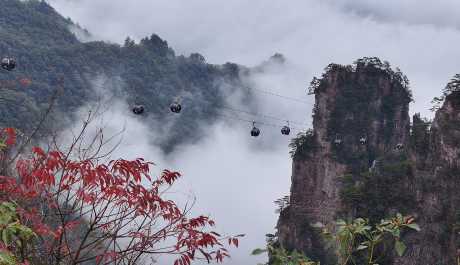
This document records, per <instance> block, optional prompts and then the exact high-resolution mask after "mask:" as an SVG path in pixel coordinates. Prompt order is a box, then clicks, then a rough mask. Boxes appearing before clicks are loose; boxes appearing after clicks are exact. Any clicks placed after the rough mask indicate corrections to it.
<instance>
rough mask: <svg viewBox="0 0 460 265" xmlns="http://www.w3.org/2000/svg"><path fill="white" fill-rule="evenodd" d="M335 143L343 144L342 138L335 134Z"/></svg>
mask: <svg viewBox="0 0 460 265" xmlns="http://www.w3.org/2000/svg"><path fill="white" fill-rule="evenodd" d="M334 144H335V145H341V144H342V139H341V138H339V137H338V136H337V135H336V136H335V140H334Z"/></svg>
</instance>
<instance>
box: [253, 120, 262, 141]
mask: <svg viewBox="0 0 460 265" xmlns="http://www.w3.org/2000/svg"><path fill="white" fill-rule="evenodd" d="M259 135H260V130H259V128H257V127H256V122H255V121H253V122H252V130H251V136H253V137H257V136H259Z"/></svg>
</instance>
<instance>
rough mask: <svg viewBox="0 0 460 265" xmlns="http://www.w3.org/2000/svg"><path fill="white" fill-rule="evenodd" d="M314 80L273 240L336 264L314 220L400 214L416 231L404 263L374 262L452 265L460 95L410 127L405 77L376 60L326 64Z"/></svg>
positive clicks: (392, 258)
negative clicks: (309, 115) (309, 114)
mask: <svg viewBox="0 0 460 265" xmlns="http://www.w3.org/2000/svg"><path fill="white" fill-rule="evenodd" d="M312 84H313V85H312V91H311V93H312V94H314V95H315V100H316V104H315V109H314V115H313V130H312V131H311V132H309V133H307V134H305V135H303V136H300V137H303V138H304V139H303V140H302V141H297V146H295V147H294V149H295V150H294V152H293V166H292V168H293V169H292V186H291V196H290V201H289V206H288V207H286V208H285V209H284V210H282V212H281V214H280V218H279V222H278V238H279V243H280V244H281V245H282V246H283V247H285V248H287V249H291V250H292V249H297V250H301V251H303V252H304V253H306V254H307V255H308V256H310V257H311V258H313V259H316V260H321V261H322V264H334V260H335V257H334V256H333V255H332V254H331V252H328V250H327V249H326V247H325V244H324V242H323V241H322V239H321V236H320V235H319V234H318V232H317V231H316V230H315V229H313V228H312V224H313V223H316V222H321V223H331V222H333V221H334V220H336V219H338V218H350V217H366V218H369V219H370V220H371V221H373V222H376V221H379V220H380V219H381V218H383V217H385V216H388V215H391V214H395V213H396V212H401V213H403V214H408V215H413V216H415V217H416V218H417V222H418V223H419V224H420V226H421V228H422V231H421V232H411V233H407V234H405V235H404V237H403V240H404V241H406V243H407V245H408V246H409V248H408V249H407V251H406V254H405V255H404V256H403V257H401V258H396V255H394V253H387V254H386V255H385V258H384V259H383V260H381V262H380V264H402V265H406V264H407V265H409V264H414V265H415V264H418V265H423V264H426V265H433V264H446V265H448V264H456V263H455V262H456V261H455V258H456V249H457V246H458V243H457V242H456V240H457V239H456V231H455V229H456V228H455V226H456V223H457V221H458V219H459V218H458V217H459V216H458V215H459V214H458V213H457V209H456V208H457V206H458V205H459V202H460V194H459V193H458V192H457V191H459V187H460V177H459V174H458V172H459V170H458V163H457V162H458V156H459V151H460V150H459V148H460V123H459V122H460V93H458V92H456V93H452V94H450V95H449V96H448V97H447V98H446V100H445V103H444V105H443V107H442V108H440V109H439V110H438V111H437V113H436V117H435V119H434V121H433V123H432V124H430V123H429V122H427V121H426V120H424V119H421V118H420V117H419V115H415V116H414V117H413V122H412V123H411V121H410V117H409V113H408V111H409V103H410V101H411V93H410V90H409V88H408V81H407V78H406V77H405V76H404V75H403V74H402V73H401V72H400V71H399V70H396V71H394V70H392V69H391V68H390V66H389V64H388V63H386V62H385V63H382V62H381V61H380V60H378V59H377V58H364V59H360V60H358V61H356V62H355V64H354V65H349V66H342V65H336V64H331V65H329V66H328V67H327V68H326V72H325V73H324V74H323V76H322V78H321V79H316V80H314V82H313V83H312ZM430 125H431V126H430ZM459 213H460V211H459Z"/></svg>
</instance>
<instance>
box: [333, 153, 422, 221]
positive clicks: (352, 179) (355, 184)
mask: <svg viewBox="0 0 460 265" xmlns="http://www.w3.org/2000/svg"><path fill="white" fill-rule="evenodd" d="M411 178H412V164H411V162H409V160H407V159H405V158H404V157H387V158H385V159H383V158H382V159H378V160H377V162H376V165H375V167H374V168H373V169H372V170H371V171H367V172H362V173H360V174H347V175H345V176H343V177H342V179H341V182H342V185H343V186H342V189H341V192H340V197H341V200H342V201H343V203H344V204H345V205H346V206H347V208H348V209H347V210H348V211H352V212H355V213H356V215H358V216H367V217H368V218H369V219H370V220H371V223H376V222H378V221H379V220H381V219H382V218H384V217H385V216H386V215H388V214H389V213H390V212H391V210H393V209H399V210H400V211H403V212H409V211H413V210H414V209H415V208H416V207H417V204H416V200H415V197H414V195H413V194H412V193H411V192H408V189H410V185H411V184H410V183H411ZM344 215H345V213H344Z"/></svg>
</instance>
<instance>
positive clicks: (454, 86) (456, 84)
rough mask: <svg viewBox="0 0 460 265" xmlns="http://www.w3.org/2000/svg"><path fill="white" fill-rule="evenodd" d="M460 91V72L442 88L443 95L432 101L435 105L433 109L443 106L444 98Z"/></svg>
mask: <svg viewBox="0 0 460 265" xmlns="http://www.w3.org/2000/svg"><path fill="white" fill-rule="evenodd" d="M459 91H460V74H456V75H454V77H452V79H451V80H450V81H449V83H447V85H446V86H445V87H444V89H443V90H442V95H441V96H440V97H434V98H433V100H432V101H431V103H432V104H433V107H432V108H431V109H430V110H431V111H437V110H438V109H439V108H441V105H442V104H443V102H444V100H445V99H446V98H447V96H449V95H450V94H452V93H454V92H459Z"/></svg>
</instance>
